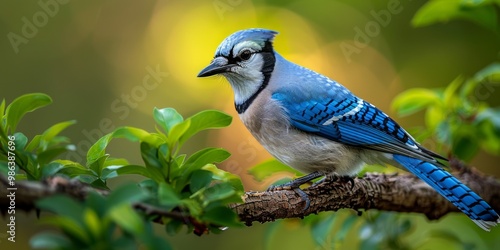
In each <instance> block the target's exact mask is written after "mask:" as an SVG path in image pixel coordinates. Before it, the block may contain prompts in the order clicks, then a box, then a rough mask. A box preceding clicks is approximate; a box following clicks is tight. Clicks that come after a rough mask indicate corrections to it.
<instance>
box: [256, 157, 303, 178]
mask: <svg viewBox="0 0 500 250" xmlns="http://www.w3.org/2000/svg"><path fill="white" fill-rule="evenodd" d="M278 172H287V173H292V174H294V175H295V176H301V175H303V174H302V173H300V172H299V171H297V170H295V169H293V168H291V167H289V166H287V165H285V164H283V163H281V162H279V161H277V160H274V159H273V160H269V161H265V162H263V163H260V164H257V165H255V166H253V167H252V168H250V169H249V170H248V173H249V174H251V175H252V176H253V178H254V179H255V180H257V181H263V180H265V179H266V178H268V177H270V176H271V175H273V174H276V173H278Z"/></svg>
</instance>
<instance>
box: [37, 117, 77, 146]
mask: <svg viewBox="0 0 500 250" xmlns="http://www.w3.org/2000/svg"><path fill="white" fill-rule="evenodd" d="M75 123H76V121H75V120H71V121H65V122H60V123H56V124H54V125H52V126H51V127H50V128H48V129H47V130H45V131H44V132H43V134H42V140H43V141H44V142H47V143H48V142H50V141H51V140H52V139H53V138H54V137H55V136H57V135H59V133H61V132H62V131H63V130H65V129H66V128H67V127H69V126H71V125H73V124H75Z"/></svg>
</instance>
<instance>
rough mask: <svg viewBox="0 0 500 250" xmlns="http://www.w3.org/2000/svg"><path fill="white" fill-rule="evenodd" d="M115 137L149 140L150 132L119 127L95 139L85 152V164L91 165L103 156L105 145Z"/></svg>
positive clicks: (130, 139)
mask: <svg viewBox="0 0 500 250" xmlns="http://www.w3.org/2000/svg"><path fill="white" fill-rule="evenodd" d="M115 138H125V139H127V140H129V141H133V142H134V141H142V140H151V139H152V137H150V133H148V132H147V131H145V130H142V129H139V128H134V127H120V128H117V129H116V130H115V131H113V132H111V133H109V134H107V135H105V136H103V137H102V138H101V139H99V140H97V142H96V143H95V144H94V145H92V147H90V149H89V151H88V152H87V165H88V166H89V165H91V164H92V163H94V162H95V161H97V160H98V159H100V158H101V157H103V156H104V154H105V150H106V147H107V146H108V144H109V142H110V141H111V140H112V139H115Z"/></svg>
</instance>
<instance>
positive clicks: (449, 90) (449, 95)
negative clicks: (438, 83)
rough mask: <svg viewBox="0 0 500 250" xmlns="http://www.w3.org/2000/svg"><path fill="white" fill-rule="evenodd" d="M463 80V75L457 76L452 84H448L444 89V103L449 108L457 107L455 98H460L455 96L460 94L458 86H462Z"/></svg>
mask: <svg viewBox="0 0 500 250" xmlns="http://www.w3.org/2000/svg"><path fill="white" fill-rule="evenodd" d="M463 82H464V79H463V77H462V76H459V77H457V78H455V79H454V80H453V81H452V82H451V83H450V84H448V86H447V87H446V89H445V90H444V93H443V99H444V104H445V106H446V107H447V108H449V109H453V108H454V107H455V103H454V100H458V98H454V97H457V96H458V94H457V91H458V88H460V86H461V85H462V83H463Z"/></svg>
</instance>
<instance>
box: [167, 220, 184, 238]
mask: <svg viewBox="0 0 500 250" xmlns="http://www.w3.org/2000/svg"><path fill="white" fill-rule="evenodd" d="M183 226H184V223H183V222H182V221H181V220H170V221H169V222H168V223H167V224H166V225H165V231H167V234H168V235H170V236H174V235H176V234H178V233H179V232H180V231H181V229H182V227H183Z"/></svg>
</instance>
